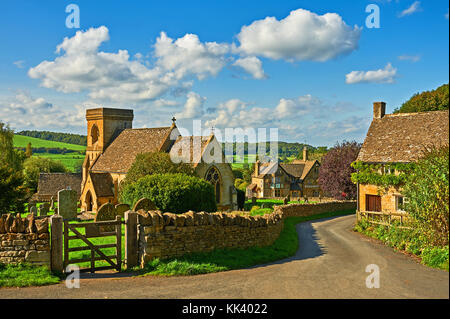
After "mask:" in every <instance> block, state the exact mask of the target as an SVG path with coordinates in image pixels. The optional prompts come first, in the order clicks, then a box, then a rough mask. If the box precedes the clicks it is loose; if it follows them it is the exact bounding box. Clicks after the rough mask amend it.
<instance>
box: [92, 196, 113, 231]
mask: <svg viewBox="0 0 450 319" xmlns="http://www.w3.org/2000/svg"><path fill="white" fill-rule="evenodd" d="M115 219H116V208H115V207H114V205H113V204H111V203H105V204H103V205H102V206H100V208H99V209H98V212H97V214H96V215H95V221H96V222H100V221H108V220H115ZM110 231H114V226H102V227H100V232H110Z"/></svg>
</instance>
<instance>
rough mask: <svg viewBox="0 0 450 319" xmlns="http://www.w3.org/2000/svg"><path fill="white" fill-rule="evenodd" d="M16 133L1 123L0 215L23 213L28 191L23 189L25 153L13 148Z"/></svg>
mask: <svg viewBox="0 0 450 319" xmlns="http://www.w3.org/2000/svg"><path fill="white" fill-rule="evenodd" d="M13 138H14V132H13V131H12V130H11V129H10V128H9V127H8V126H7V125H5V124H4V123H2V122H0V214H2V213H7V212H23V211H24V202H25V199H26V191H25V189H24V188H23V187H22V183H23V179H22V172H21V169H22V162H23V158H24V156H23V152H17V151H16V150H15V149H14V147H13Z"/></svg>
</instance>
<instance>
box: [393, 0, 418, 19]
mask: <svg viewBox="0 0 450 319" xmlns="http://www.w3.org/2000/svg"><path fill="white" fill-rule="evenodd" d="M421 10H422V9H421V8H420V1H414V2H413V4H411V5H410V6H409V7H408V8H407V9H405V10H403V11H402V12H400V14H399V15H398V16H399V17H400V18H402V17H404V16H408V15H411V14H413V13H416V12H418V11H421Z"/></svg>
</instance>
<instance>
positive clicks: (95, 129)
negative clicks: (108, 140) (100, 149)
mask: <svg viewBox="0 0 450 319" xmlns="http://www.w3.org/2000/svg"><path fill="white" fill-rule="evenodd" d="M99 136H100V132H99V130H98V127H97V124H94V125H93V126H92V129H91V138H92V144H95V143H97V141H98V137H99Z"/></svg>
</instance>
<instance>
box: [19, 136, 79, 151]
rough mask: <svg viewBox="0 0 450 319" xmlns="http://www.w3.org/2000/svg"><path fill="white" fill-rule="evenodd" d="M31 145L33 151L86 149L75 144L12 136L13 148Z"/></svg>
mask: <svg viewBox="0 0 450 319" xmlns="http://www.w3.org/2000/svg"><path fill="white" fill-rule="evenodd" d="M28 143H31V147H32V148H33V149H35V148H48V149H58V148H59V149H64V148H65V149H68V150H74V151H84V150H85V149H86V147H85V146H82V145H75V144H69V143H62V142H55V141H48V140H44V139H40V138H34V137H30V136H23V135H17V134H15V135H14V147H20V148H25V147H27V144H28Z"/></svg>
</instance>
